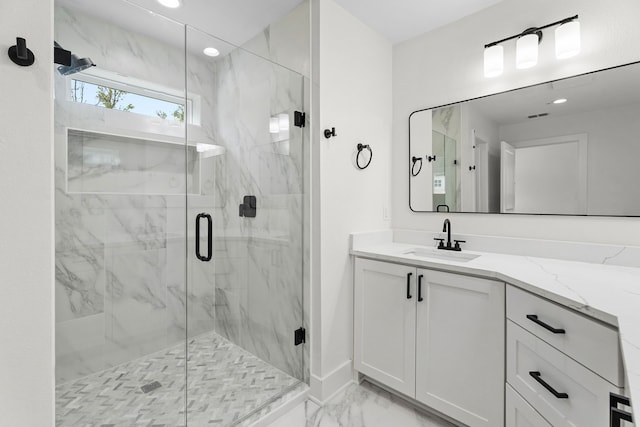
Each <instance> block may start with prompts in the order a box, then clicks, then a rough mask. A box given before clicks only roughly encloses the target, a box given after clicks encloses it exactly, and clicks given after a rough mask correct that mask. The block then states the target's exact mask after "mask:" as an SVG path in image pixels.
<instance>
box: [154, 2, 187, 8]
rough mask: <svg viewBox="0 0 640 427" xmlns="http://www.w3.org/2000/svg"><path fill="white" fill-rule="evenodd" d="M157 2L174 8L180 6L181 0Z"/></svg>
mask: <svg viewBox="0 0 640 427" xmlns="http://www.w3.org/2000/svg"><path fill="white" fill-rule="evenodd" d="M158 3H160V4H161V5H163V6H164V7H168V8H169V9H175V8H178V7H180V6H182V0H158Z"/></svg>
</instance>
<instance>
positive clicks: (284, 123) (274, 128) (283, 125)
mask: <svg viewBox="0 0 640 427" xmlns="http://www.w3.org/2000/svg"><path fill="white" fill-rule="evenodd" d="M289 129H290V126H289V115H288V114H287V113H281V114H278V115H277V116H273V117H271V118H270V119H269V133H280V132H289Z"/></svg>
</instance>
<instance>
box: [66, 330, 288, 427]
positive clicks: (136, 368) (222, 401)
mask: <svg viewBox="0 0 640 427" xmlns="http://www.w3.org/2000/svg"><path fill="white" fill-rule="evenodd" d="M185 360H187V362H186V367H185ZM185 376H186V382H185ZM299 384H300V382H299V381H298V380H297V379H295V378H292V377H290V376H289V375H287V374H285V373H284V372H282V371H280V370H278V369H276V368H274V367H273V366H271V365H269V364H268V363H266V362H264V361H262V360H260V359H259V358H257V357H256V356H254V355H252V354H251V353H249V352H247V351H245V350H243V349H242V348H240V347H238V346H236V345H234V344H232V343H231V342H229V341H227V340H226V339H224V338H222V337H220V336H218V335H216V334H215V333H212V332H210V333H206V334H203V335H201V336H199V337H197V338H194V339H192V340H190V341H189V347H188V358H185V346H184V344H181V345H177V346H174V347H171V348H169V349H166V350H163V351H160V352H157V353H154V354H151V355H148V356H145V357H143V358H141V359H137V360H134V361H131V362H128V363H126V364H123V365H120V366H117V367H115V368H112V369H107V370H105V371H102V372H98V373H96V374H93V375H89V376H87V377H84V378H80V379H78V380H75V381H72V382H69V383H66V384H61V385H58V386H57V387H56V426H57V427H62V426H69V427H79V426H83V427H103V426H109V427H116V426H118V427H120V426H121V427H133V426H136V427H137V426H154V427H160V426H165V427H181V426H185V408H187V411H188V412H187V417H186V418H187V420H186V421H187V422H186V425H188V426H194V427H199V426H208V425H215V426H220V427H224V426H230V425H236V424H239V423H242V422H243V421H244V420H246V419H247V416H249V415H250V414H252V413H253V412H254V411H261V410H263V409H265V408H266V407H267V405H269V404H270V403H272V402H274V399H275V398H277V397H278V396H280V395H282V394H283V393H289V392H291V391H292V390H294V389H295V388H296V387H297V386H298V385H299ZM185 389H186V390H185ZM185 391H186V392H185Z"/></svg>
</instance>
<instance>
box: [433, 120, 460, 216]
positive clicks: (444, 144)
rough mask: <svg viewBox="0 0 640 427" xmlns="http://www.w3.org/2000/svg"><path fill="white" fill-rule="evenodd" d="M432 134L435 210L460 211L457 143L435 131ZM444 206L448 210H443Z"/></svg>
mask: <svg viewBox="0 0 640 427" xmlns="http://www.w3.org/2000/svg"><path fill="white" fill-rule="evenodd" d="M432 133H433V136H432V142H431V144H432V153H433V155H434V156H435V160H433V161H431V164H432V167H431V174H432V186H431V189H432V190H431V191H432V194H433V198H432V202H433V210H434V211H438V210H445V211H447V210H451V211H456V210H457V209H458V203H457V196H456V192H457V181H458V180H457V179H456V173H457V169H456V166H457V159H456V152H457V149H456V144H457V141H456V140H455V139H453V138H451V137H449V136H447V135H444V134H442V133H440V132H438V131H435V130H434V131H432ZM444 206H446V208H444V209H443V207H444ZM438 207H440V208H438Z"/></svg>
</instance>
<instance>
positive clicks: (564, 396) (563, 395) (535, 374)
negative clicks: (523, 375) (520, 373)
mask: <svg viewBox="0 0 640 427" xmlns="http://www.w3.org/2000/svg"><path fill="white" fill-rule="evenodd" d="M529 375H531V376H532V377H533V379H534V380H536V381H537V382H538V383H539V384H540V385H541V386H542V387H544V388H546V389H547V390H549V391H550V392H551V393H552V394H553V395H554V396H555V397H556V398H558V399H568V398H569V395H568V394H567V393H558V392H557V391H556V390H555V389H554V388H553V387H551V386H550V385H549V384H547V383H546V382H545V381H544V380H543V379H542V377H541V376H540V375H541V374H540V372H537V371H531V372H529Z"/></svg>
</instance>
